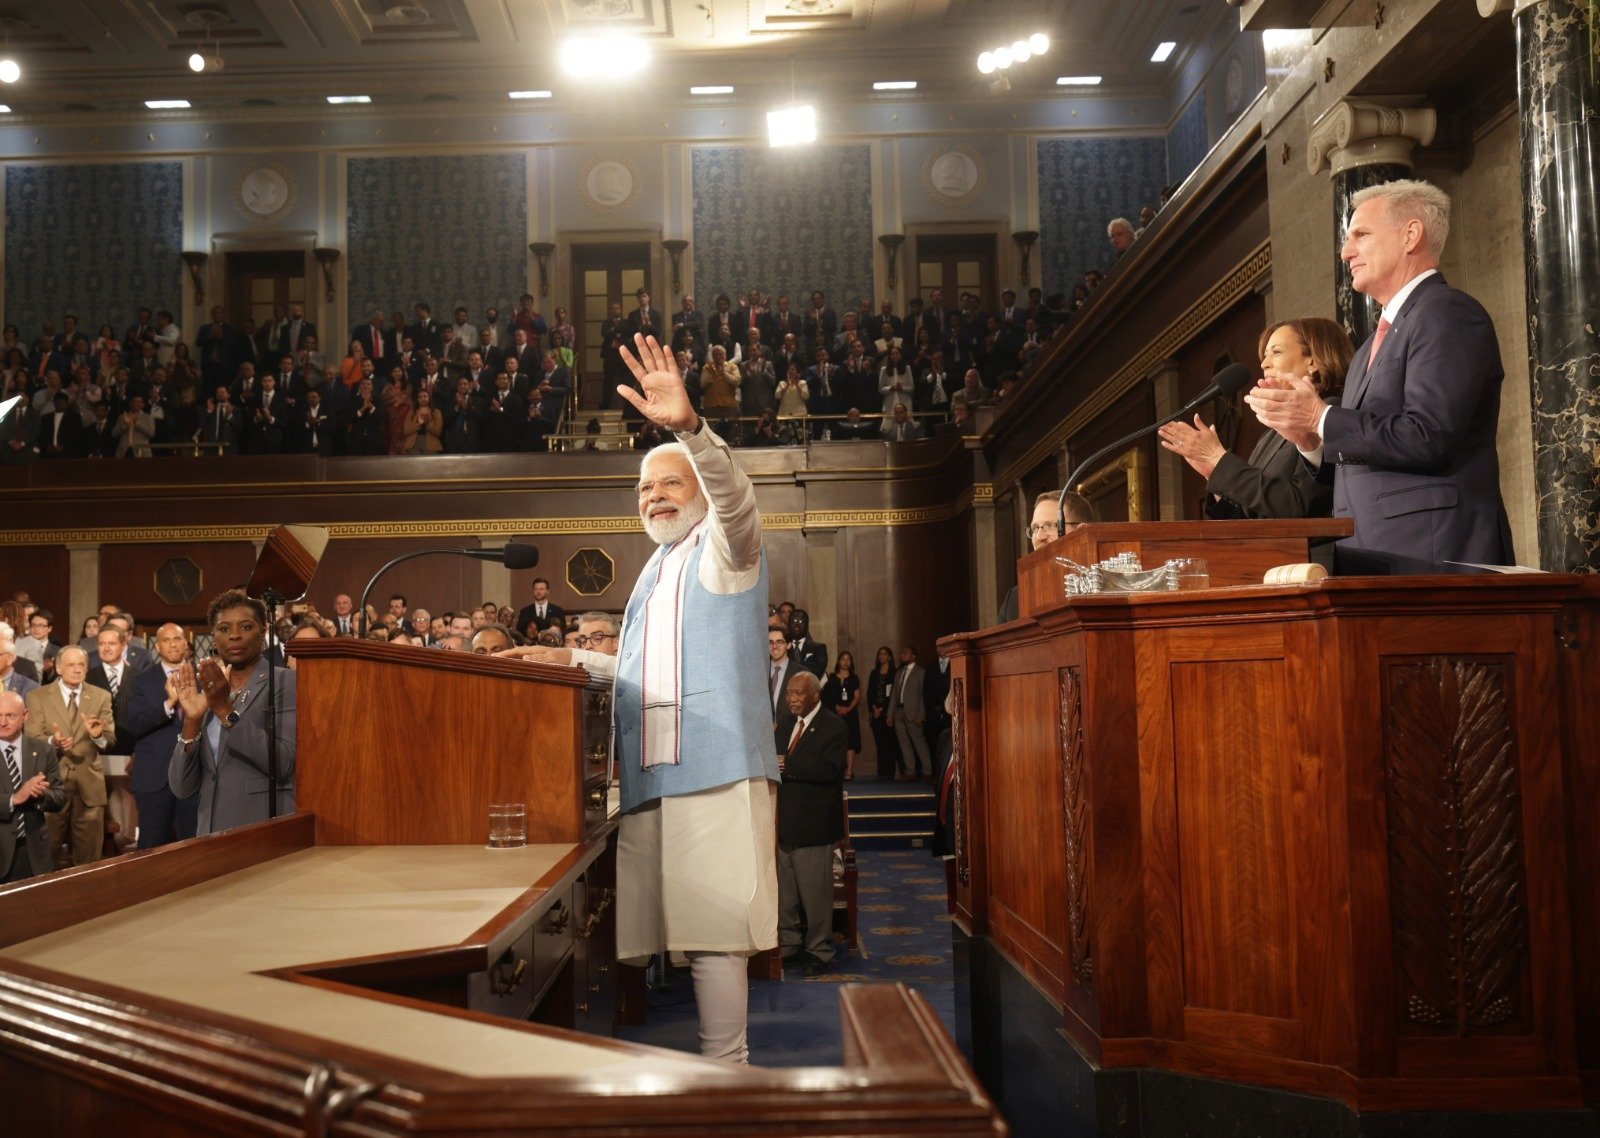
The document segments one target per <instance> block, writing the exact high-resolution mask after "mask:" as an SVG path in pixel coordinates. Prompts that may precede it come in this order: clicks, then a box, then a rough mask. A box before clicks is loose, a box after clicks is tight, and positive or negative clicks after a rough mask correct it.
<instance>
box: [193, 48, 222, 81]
mask: <svg viewBox="0 0 1600 1138" xmlns="http://www.w3.org/2000/svg"><path fill="white" fill-rule="evenodd" d="M189 70H190V71H193V72H194V73H195V74H196V75H199V74H200V73H201V72H203V71H210V72H213V73H215V72H218V71H221V70H222V53H221V52H219V51H215V50H213V51H210V52H204V51H197V52H195V53H194V54H193V55H191V56H190V57H189Z"/></svg>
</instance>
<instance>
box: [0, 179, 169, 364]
mask: <svg viewBox="0 0 1600 1138" xmlns="http://www.w3.org/2000/svg"><path fill="white" fill-rule="evenodd" d="M5 212H6V218H5V238H6V252H5V260H6V269H5V272H6V278H5V279H6V305H5V307H6V312H5V318H6V320H7V321H8V322H10V323H13V324H16V325H17V327H18V328H20V329H21V330H22V338H23V340H24V341H27V340H31V339H33V338H34V337H36V336H38V334H39V328H40V325H41V324H42V323H43V322H44V321H45V320H50V321H53V322H54V323H55V325H56V328H57V330H59V329H60V327H61V317H62V316H63V315H65V314H66V313H68V312H73V313H76V314H77V316H78V326H79V327H80V328H84V329H86V330H87V331H88V332H89V334H90V335H91V336H92V335H93V334H94V331H95V329H96V328H98V327H99V326H100V325H101V324H104V323H108V322H109V323H110V324H111V326H112V327H114V328H115V329H116V330H117V332H118V334H120V333H121V332H122V330H123V329H124V328H126V327H127V326H128V325H129V324H131V323H133V321H134V318H135V317H137V316H138V314H139V308H140V306H141V305H149V306H150V307H151V308H155V309H160V308H166V309H170V310H171V311H172V312H174V313H176V314H177V315H178V317H179V320H178V324H179V326H180V327H181V326H182V325H183V320H182V315H183V164H182V163H180V162H118V163H106V164H100V165H90V166H8V167H7V168H6V204H5Z"/></svg>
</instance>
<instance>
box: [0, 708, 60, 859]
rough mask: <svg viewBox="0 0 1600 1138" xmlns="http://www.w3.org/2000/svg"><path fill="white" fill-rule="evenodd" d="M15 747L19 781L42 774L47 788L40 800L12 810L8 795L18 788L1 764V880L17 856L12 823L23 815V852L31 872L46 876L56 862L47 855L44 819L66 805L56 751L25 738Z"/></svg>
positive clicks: (47, 841)
mask: <svg viewBox="0 0 1600 1138" xmlns="http://www.w3.org/2000/svg"><path fill="white" fill-rule="evenodd" d="M14 745H15V746H16V748H17V766H19V767H20V768H22V772H21V773H22V781H23V782H27V781H28V780H29V779H30V778H32V777H33V776H34V775H36V774H43V775H44V777H45V780H46V781H47V782H48V783H49V784H50V788H49V789H48V790H46V791H45V792H44V794H43V795H42V796H41V797H39V798H30V799H29V800H28V801H27V802H26V803H25V804H23V805H21V806H18V807H16V808H15V809H13V808H12V805H11V796H12V795H13V794H15V793H16V791H17V788H16V787H14V786H12V785H11V775H10V772H9V771H7V770H6V767H5V763H4V762H3V761H0V877H4V876H5V875H6V874H7V873H10V872H11V859H12V858H14V857H15V856H16V855H17V832H16V829H15V828H14V827H13V825H12V823H13V822H14V821H15V819H16V816H17V815H18V814H21V815H22V824H23V826H24V827H26V829H27V831H28V836H27V838H26V839H25V840H26V843H27V849H26V850H25V851H23V852H24V856H26V857H27V858H28V859H29V860H30V861H32V862H33V872H34V873H49V872H50V871H51V870H52V869H54V868H55V867H56V866H55V859H54V858H53V857H52V856H51V854H50V839H49V837H48V835H47V831H46V829H45V824H44V816H45V815H46V814H48V813H51V812H53V811H56V810H60V809H61V808H62V807H63V806H65V805H66V804H67V789H66V786H65V785H64V784H63V783H62V781H61V771H60V769H59V766H58V764H57V762H56V750H55V748H54V747H52V746H50V744H48V743H41V742H40V741H39V740H38V739H34V738H31V737H29V736H27V735H18V736H17V739H16V743H15V744H14ZM0 746H4V744H0Z"/></svg>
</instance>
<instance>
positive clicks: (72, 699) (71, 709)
mask: <svg viewBox="0 0 1600 1138" xmlns="http://www.w3.org/2000/svg"><path fill="white" fill-rule="evenodd" d="M67 718H68V719H76V718H78V693H77V692H73V693H72V694H71V695H69V696H67Z"/></svg>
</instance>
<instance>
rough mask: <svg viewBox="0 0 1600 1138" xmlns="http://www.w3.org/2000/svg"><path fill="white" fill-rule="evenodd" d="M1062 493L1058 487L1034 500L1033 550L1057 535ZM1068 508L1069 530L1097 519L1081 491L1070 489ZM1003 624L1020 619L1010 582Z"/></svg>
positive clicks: (1030, 530)
mask: <svg viewBox="0 0 1600 1138" xmlns="http://www.w3.org/2000/svg"><path fill="white" fill-rule="evenodd" d="M1059 497H1060V493H1059V492H1058V491H1055V490H1046V491H1044V493H1042V494H1040V495H1039V496H1038V497H1036V498H1034V500H1033V517H1032V518H1031V519H1030V521H1029V522H1028V547H1029V548H1030V549H1033V550H1039V549H1043V548H1044V547H1045V546H1047V545H1049V544H1050V543H1051V542H1052V541H1054V540H1055V539H1056V522H1057V520H1058V519H1059V518H1061V516H1062V515H1061V513H1060V512H1059V511H1058V510H1057V509H1056V499H1057V498H1059ZM1064 506H1065V510H1066V532H1067V533H1071V532H1072V531H1073V530H1075V529H1077V528H1078V527H1079V526H1081V525H1086V524H1088V523H1089V522H1092V521H1094V507H1093V506H1091V505H1090V504H1089V499H1087V498H1085V497H1084V496H1083V495H1082V494H1079V493H1078V492H1077V491H1076V490H1072V491H1068V493H1067V498H1066V501H1065V503H1064ZM996 619H997V622H998V623H1000V624H1005V623H1006V622H1007V621H1010V620H1016V619H1017V587H1016V586H1015V585H1012V586H1011V589H1010V591H1009V592H1007V593H1006V595H1005V599H1004V600H1002V601H1001V602H1000V615H999V616H998V617H997V618H996Z"/></svg>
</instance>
